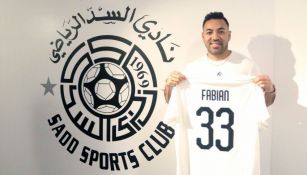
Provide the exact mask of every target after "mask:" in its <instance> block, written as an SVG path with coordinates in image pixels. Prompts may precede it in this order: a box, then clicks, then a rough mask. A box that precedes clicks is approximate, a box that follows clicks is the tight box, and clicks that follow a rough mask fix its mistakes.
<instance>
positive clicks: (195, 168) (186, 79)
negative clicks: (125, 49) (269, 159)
mask: <svg viewBox="0 0 307 175" xmlns="http://www.w3.org/2000/svg"><path fill="white" fill-rule="evenodd" d="M230 38H231V31H230V30H229V23H228V21H227V19H226V18H225V17H224V15H223V13H221V12H212V13H209V14H208V15H206V17H205V19H204V21H203V32H202V39H203V42H204V44H205V46H206V48H207V55H206V56H204V57H202V58H200V59H197V60H195V61H194V62H192V63H190V64H188V65H187V66H186V68H185V69H184V71H183V73H180V72H177V71H174V72H172V73H171V75H170V76H169V77H168V78H167V80H166V86H165V91H164V93H165V99H166V101H167V102H168V103H169V105H168V109H167V111H166V115H165V122H166V123H167V124H170V125H172V124H174V123H175V124H176V156H177V175H201V174H210V175H224V174H236V175H259V174H260V173H259V160H258V159H257V155H258V149H257V148H258V146H257V145H258V142H257V139H258V134H259V133H258V129H259V128H258V127H259V124H262V123H265V120H266V119H267V118H268V117H269V115H268V111H267V107H266V106H269V105H271V104H272V103H273V102H274V99H275V87H274V85H273V83H272V81H271V79H270V77H269V76H267V75H261V74H259V70H258V67H257V66H256V64H255V62H254V61H253V60H251V59H249V58H246V57H245V56H243V55H241V54H239V53H237V52H234V51H231V50H229V49H228V42H229V41H230ZM259 87H261V88H259ZM173 88H174V90H173ZM172 91H173V92H172ZM171 93H172V95H171ZM263 94H264V96H263ZM264 99H265V102H264Z"/></svg>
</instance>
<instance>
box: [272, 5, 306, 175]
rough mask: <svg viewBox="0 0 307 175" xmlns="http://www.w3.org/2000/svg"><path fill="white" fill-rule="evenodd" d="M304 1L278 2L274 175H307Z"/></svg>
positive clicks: (273, 144) (276, 12)
mask: <svg viewBox="0 0 307 175" xmlns="http://www.w3.org/2000/svg"><path fill="white" fill-rule="evenodd" d="M306 7H307V3H306V2H305V1H302V0H295V1H291V2H290V1H283V0H278V1H275V36H274V37H275V64H274V65H275V66H274V68H275V77H276V84H277V87H278V97H277V100H276V104H275V105H274V118H273V137H272V138H273V139H272V174H274V175H288V174H295V175H303V174H307V167H306V158H307V151H306V146H307V137H306V133H307V127H306V124H307V115H306V114H307V101H306V99H307V98H306V97H307V94H306V90H307V88H306V87H307V86H306V85H307V84H306V83H307V78H306V65H307V62H306V56H307V53H306V48H307V47H306V42H307V36H306V35H305V34H304V32H305V31H306V29H307V23H306V22H305V19H306V17H307V15H306V13H304V11H305V9H306Z"/></svg>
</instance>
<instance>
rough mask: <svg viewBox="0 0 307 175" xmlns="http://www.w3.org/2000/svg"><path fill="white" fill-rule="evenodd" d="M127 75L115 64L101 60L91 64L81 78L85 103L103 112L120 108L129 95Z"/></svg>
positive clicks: (111, 111) (105, 113) (109, 112)
mask: <svg viewBox="0 0 307 175" xmlns="http://www.w3.org/2000/svg"><path fill="white" fill-rule="evenodd" d="M130 94H131V93H130V88H129V82H128V79H127V76H126V75H125V73H124V71H123V70H121V69H120V68H119V67H118V66H117V65H116V64H114V63H110V62H102V63H100V64H96V65H94V66H92V67H91V68H90V69H89V70H88V71H87V73H86V74H85V77H84V80H83V96H84V98H85V101H86V103H87V105H88V106H89V107H90V108H91V109H93V110H94V111H96V112H98V113H100V114H103V115H110V114H114V113H116V112H117V111H119V110H120V109H122V108H123V107H124V106H125V104H126V102H127V101H128V100H129V97H130Z"/></svg>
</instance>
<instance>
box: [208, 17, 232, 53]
mask: <svg viewBox="0 0 307 175" xmlns="http://www.w3.org/2000/svg"><path fill="white" fill-rule="evenodd" d="M230 37H231V32H230V31H229V28H228V26H227V24H226V22H225V21H224V20H222V19H211V20H209V21H207V22H206V23H205V25H204V26H203V32H202V38H203V41H204V43H205V46H206V48H207V50H208V53H209V54H211V55H215V56H218V55H223V54H225V52H226V51H227V50H228V42H229V40H230Z"/></svg>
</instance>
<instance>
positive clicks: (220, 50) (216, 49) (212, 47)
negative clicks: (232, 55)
mask: <svg viewBox="0 0 307 175" xmlns="http://www.w3.org/2000/svg"><path fill="white" fill-rule="evenodd" d="M207 50H208V52H209V53H210V54H211V55H222V54H224V53H225V52H226V51H227V50H228V45H227V44H226V45H224V44H223V43H219V44H217V45H216V44H209V46H207Z"/></svg>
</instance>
